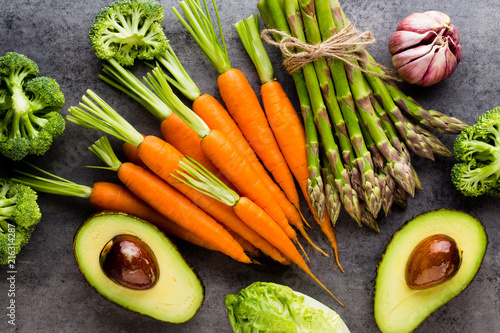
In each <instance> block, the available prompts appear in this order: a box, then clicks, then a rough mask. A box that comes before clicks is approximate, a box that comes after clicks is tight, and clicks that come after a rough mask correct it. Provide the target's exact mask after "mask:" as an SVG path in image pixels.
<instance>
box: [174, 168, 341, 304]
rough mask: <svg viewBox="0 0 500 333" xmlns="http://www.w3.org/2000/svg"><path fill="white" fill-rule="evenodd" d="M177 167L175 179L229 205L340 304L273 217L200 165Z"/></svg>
mask: <svg viewBox="0 0 500 333" xmlns="http://www.w3.org/2000/svg"><path fill="white" fill-rule="evenodd" d="M179 166H180V169H182V171H178V172H177V173H178V176H176V178H177V179H179V180H180V181H182V182H184V183H185V184H187V185H189V186H191V187H192V188H194V189H197V190H198V191H200V192H203V193H207V194H208V195H210V196H212V197H213V198H215V199H217V200H219V201H221V202H223V203H225V204H226V205H228V206H230V207H232V208H233V210H234V212H235V213H236V215H238V216H239V217H240V218H241V220H242V221H243V222H245V223H247V224H248V225H249V226H251V227H252V228H253V229H254V230H255V231H257V232H258V233H259V234H261V235H264V237H265V238H266V239H267V240H268V241H269V242H270V243H271V244H272V245H274V246H275V247H276V248H277V249H278V250H280V251H281V252H282V253H283V254H284V255H285V256H287V257H288V258H289V259H290V260H291V261H292V262H294V263H295V264H296V265H297V266H299V267H300V268H301V269H302V270H303V271H304V272H306V273H307V274H308V275H310V276H311V277H312V278H313V279H314V280H315V281H316V282H317V283H318V284H319V285H320V286H322V287H323V288H324V289H325V290H326V291H328V293H330V295H332V297H334V298H335V299H336V300H337V301H338V302H339V303H340V301H339V300H338V299H337V298H336V297H335V296H334V295H333V294H332V293H331V292H330V291H329V290H328V289H327V288H326V287H325V286H324V285H323V284H322V283H321V281H319V279H318V278H317V277H316V276H315V275H314V274H313V273H312V272H311V270H310V269H309V267H308V265H307V263H306V262H305V260H304V258H302V256H301V255H300V253H299V251H298V250H297V248H296V247H295V246H294V244H293V243H292V241H291V240H290V239H289V238H288V237H287V235H286V233H285V232H284V231H283V229H281V228H280V227H279V226H278V225H276V223H274V220H273V219H272V218H271V217H270V216H269V215H268V214H267V213H266V212H265V211H264V210H263V209H262V208H260V207H259V206H258V205H257V204H255V203H254V202H253V201H252V200H250V199H249V198H247V197H245V196H239V195H238V194H237V193H236V192H234V191H232V190H231V189H229V188H228V187H227V186H225V185H224V184H223V183H222V182H220V181H219V180H218V179H217V178H216V177H215V176H213V175H212V174H210V172H209V171H208V170H206V169H203V167H201V166H200V164H198V163H196V162H194V161H193V160H191V161H189V160H186V159H184V161H183V162H181V163H180V164H179ZM340 304H342V303H340Z"/></svg>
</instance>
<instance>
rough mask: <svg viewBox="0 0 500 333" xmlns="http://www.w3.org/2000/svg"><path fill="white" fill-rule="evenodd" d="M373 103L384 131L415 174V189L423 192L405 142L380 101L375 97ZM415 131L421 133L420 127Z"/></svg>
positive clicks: (416, 127)
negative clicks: (400, 137) (401, 139)
mask: <svg viewBox="0 0 500 333" xmlns="http://www.w3.org/2000/svg"><path fill="white" fill-rule="evenodd" d="M371 101H372V105H373V107H374V109H375V111H376V112H377V115H378V116H379V118H380V123H381V125H382V128H383V129H384V131H385V133H386V135H387V137H388V138H389V140H390V142H391V144H392V145H393V146H394V148H396V149H397V150H398V151H399V153H400V155H401V156H402V157H403V158H404V159H405V161H406V162H407V163H408V165H409V166H410V168H411V171H412V173H413V180H414V181H415V189H418V190H421V189H422V184H421V182H420V178H419V177H418V175H417V171H416V170H415V168H414V166H413V165H412V164H411V157H410V153H409V151H408V148H407V147H406V145H405V144H404V142H401V141H400V139H399V136H398V134H397V131H396V129H395V128H394V126H393V123H392V122H391V121H390V119H389V118H388V117H387V114H386V113H385V110H384V108H383V107H382V105H381V104H380V103H379V101H378V100H377V99H376V98H374V97H373V98H371ZM406 121H408V120H406ZM415 130H418V131H419V130H421V128H419V127H418V126H415ZM419 133H421V132H420V131H419ZM429 134H430V135H431V136H432V134H431V133H429ZM426 137H427V136H426ZM445 148H446V147H445ZM431 149H432V147H431Z"/></svg>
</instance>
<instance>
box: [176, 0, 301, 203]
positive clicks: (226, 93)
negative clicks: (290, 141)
mask: <svg viewBox="0 0 500 333" xmlns="http://www.w3.org/2000/svg"><path fill="white" fill-rule="evenodd" d="M204 4H205V6H204V8H202V7H201V6H200V3H199V2H197V1H194V0H188V1H181V2H180V3H179V5H180V7H181V9H182V11H183V12H184V14H185V17H186V19H184V18H183V17H182V15H181V14H180V13H179V12H178V11H177V10H176V9H175V8H172V10H173V11H174V14H175V15H176V16H177V18H179V20H180V21H181V23H182V24H183V25H184V26H185V27H186V29H187V30H188V31H189V33H190V34H191V35H192V36H193V37H194V39H195V40H196V42H197V43H198V45H199V46H200V48H201V49H202V50H203V51H204V54H205V56H206V57H207V58H208V60H209V61H210V62H211V64H212V65H213V66H214V67H215V69H216V70H217V72H218V73H219V77H218V79H217V84H218V86H219V91H220V94H221V97H222V99H223V100H224V103H225V104H226V107H227V110H228V111H229V113H230V114H231V116H232V117H233V118H234V120H235V121H236V123H237V124H238V126H239V127H240V129H241V131H242V133H243V135H245V137H246V139H247V140H248V141H249V142H250V145H251V146H252V148H253V149H254V150H255V152H256V154H257V156H259V158H260V159H261V160H262V163H263V164H264V165H265V166H266V168H267V169H268V170H269V171H270V172H271V173H272V175H273V177H274V179H275V180H276V182H277V183H278V184H279V185H280V186H281V188H282V189H283V191H284V192H285V194H286V196H287V197H288V198H289V200H290V201H291V202H292V203H293V204H294V205H295V207H296V208H297V209H299V196H298V193H297V190H296V188H295V183H294V181H293V177H292V175H291V173H290V170H289V169H288V166H287V165H286V161H285V159H284V158H283V155H282V153H281V151H280V150H279V147H278V145H277V143H276V140H275V139H274V136H273V134H272V131H271V129H270V128H269V124H268V122H267V120H266V117H265V115H264V112H263V110H262V107H261V106H260V103H259V100H258V98H257V96H256V95H255V92H254V91H253V89H252V87H251V86H250V84H249V83H248V81H247V79H246V78H245V76H244V75H243V73H242V72H240V71H239V70H237V69H234V68H232V66H231V62H230V61H229V55H228V52H227V48H226V44H225V41H224V35H223V33H222V31H221V30H220V29H219V33H220V41H219V37H218V36H217V35H216V33H215V28H214V27H213V22H215V21H213V20H212V19H211V18H210V13H209V11H208V6H207V4H206V2H204ZM213 5H214V10H215V13H216V15H217V21H216V22H218V23H219V24H220V21H219V16H218V13H217V6H216V5H215V2H213ZM200 22H203V24H200Z"/></svg>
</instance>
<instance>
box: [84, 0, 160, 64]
mask: <svg viewBox="0 0 500 333" xmlns="http://www.w3.org/2000/svg"><path fill="white" fill-rule="evenodd" d="M163 18H164V8H163V6H162V5H161V4H159V3H158V2H156V1H153V0H124V1H115V2H112V3H110V4H109V5H107V6H106V7H104V8H102V9H101V10H100V11H99V13H98V14H97V16H96V19H95V21H94V23H93V24H92V26H91V28H90V31H89V39H90V43H91V44H92V49H93V50H94V52H95V54H96V55H97V56H98V57H99V58H101V59H111V58H114V59H115V60H116V61H118V63H120V64H121V65H122V66H131V65H133V64H134V60H135V59H136V58H138V59H147V60H152V59H154V58H155V56H157V55H159V54H161V53H164V52H165V51H166V49H167V47H168V40H167V37H166V36H165V33H164V32H163V28H162V26H161V22H162V21H163Z"/></svg>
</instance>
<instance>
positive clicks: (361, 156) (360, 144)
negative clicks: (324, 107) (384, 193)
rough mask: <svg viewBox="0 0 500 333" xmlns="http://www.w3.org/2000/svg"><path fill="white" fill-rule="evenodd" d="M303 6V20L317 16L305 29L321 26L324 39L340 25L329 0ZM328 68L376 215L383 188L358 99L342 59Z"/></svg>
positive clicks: (367, 197)
mask: <svg viewBox="0 0 500 333" xmlns="http://www.w3.org/2000/svg"><path fill="white" fill-rule="evenodd" d="M309 1H312V0H309ZM301 7H302V9H303V13H304V14H306V15H305V16H304V20H305V19H306V17H307V18H309V20H310V21H314V20H316V18H317V24H310V26H309V27H307V26H306V31H309V33H311V31H314V30H315V29H318V28H319V29H320V33H321V38H322V40H323V41H324V40H327V39H328V38H330V37H332V36H333V35H334V34H335V33H336V31H337V29H336V26H335V23H334V21H333V17H332V13H331V11H330V5H329V2H328V1H314V3H308V1H302V4H301ZM315 9H316V10H315ZM314 10H315V13H314ZM329 69H330V73H331V75H332V80H333V83H334V86H335V91H336V97H337V102H338V104H339V105H340V109H341V113H342V117H343V119H344V120H345V126H346V130H347V132H348V133H349V139H350V141H351V143H352V146H353V148H354V151H355V154H356V161H355V163H356V166H357V168H358V170H359V173H360V175H361V179H360V180H361V182H360V183H359V185H360V186H361V187H362V189H363V191H362V192H363V194H364V196H363V198H364V200H365V202H366V203H367V205H368V210H369V211H370V212H371V213H372V215H373V216H375V217H376V216H377V215H378V212H379V211H380V208H381V191H380V188H379V184H378V181H377V178H376V177H375V172H374V169H373V161H372V156H371V154H370V151H369V150H368V149H367V146H366V144H365V141H364V139H363V133H362V131H361V129H360V125H359V121H358V117H357V115H356V111H355V103H354V100H353V97H352V94H351V90H350V88H349V81H348V79H347V75H346V72H345V70H344V64H343V62H342V61H341V60H340V59H333V60H332V61H331V62H330V66H329Z"/></svg>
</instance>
